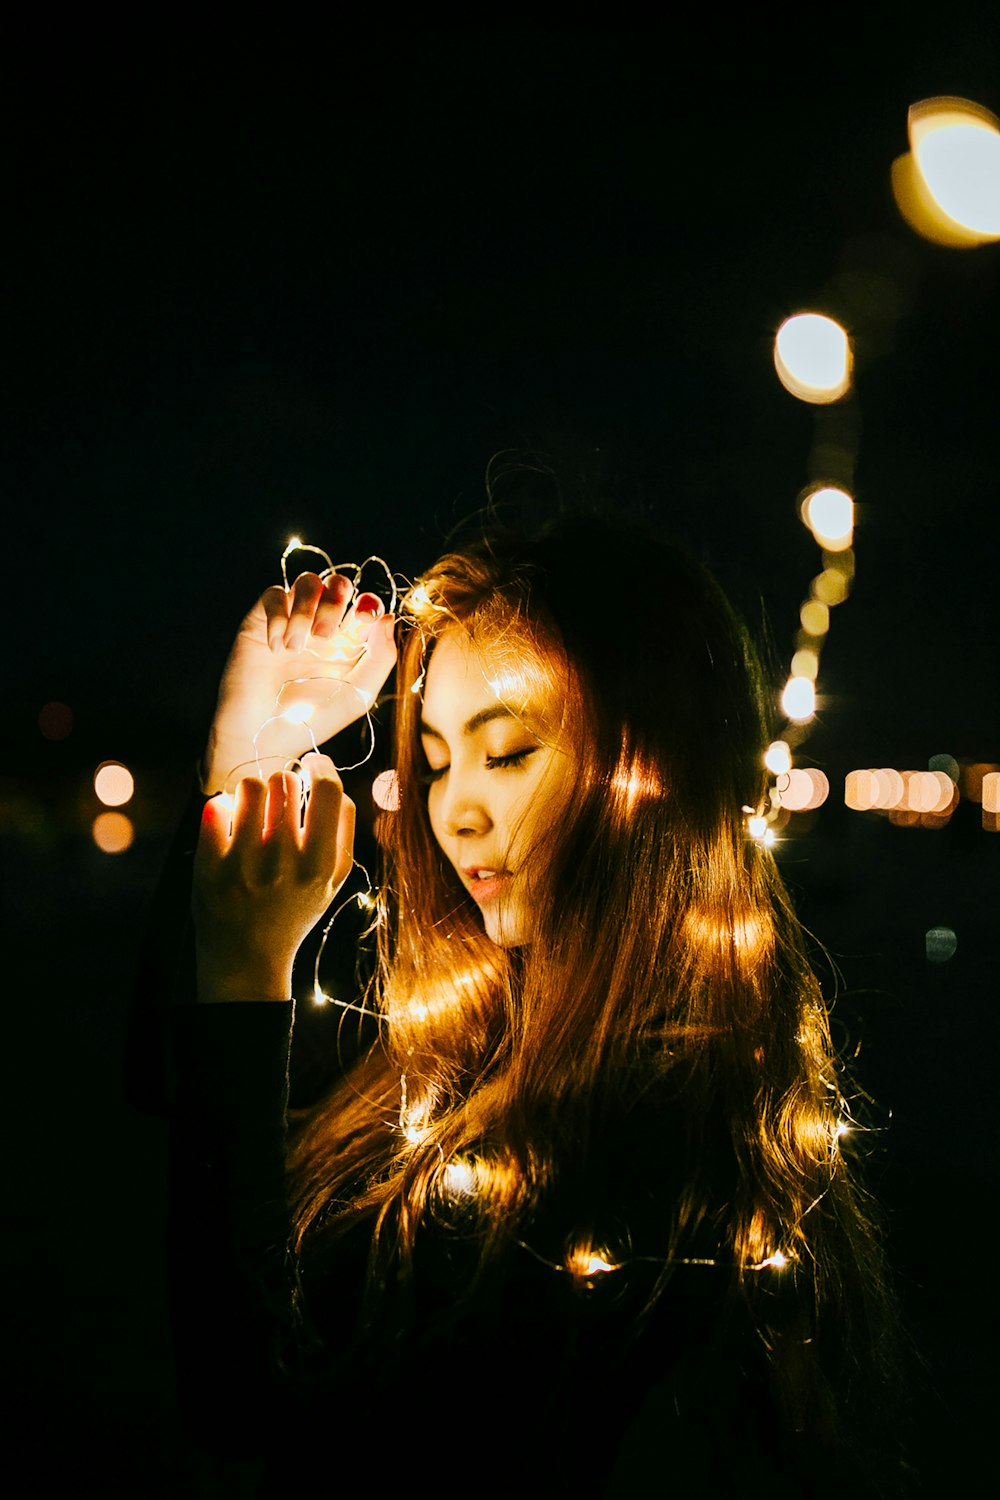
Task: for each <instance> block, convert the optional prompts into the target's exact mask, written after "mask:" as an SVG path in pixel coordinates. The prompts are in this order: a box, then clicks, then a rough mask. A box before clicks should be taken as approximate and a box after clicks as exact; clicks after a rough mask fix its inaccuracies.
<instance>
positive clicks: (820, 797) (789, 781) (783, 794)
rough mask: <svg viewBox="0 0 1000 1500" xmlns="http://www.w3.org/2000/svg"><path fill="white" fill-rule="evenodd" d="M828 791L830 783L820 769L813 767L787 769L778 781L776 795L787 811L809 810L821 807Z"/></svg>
mask: <svg viewBox="0 0 1000 1500" xmlns="http://www.w3.org/2000/svg"><path fill="white" fill-rule="evenodd" d="M829 791H830V783H829V781H828V780H827V778H826V776H824V774H823V772H822V771H818V770H816V769H815V768H813V767H809V768H808V769H805V770H798V769H796V770H791V771H788V772H787V773H786V774H785V775H784V776H782V777H781V778H780V780H779V781H778V796H779V797H780V798H781V805H782V807H787V808H788V810H789V812H810V811H812V809H813V808H816V807H821V806H822V805H823V803H824V802H825V801H826V799H827V796H828V794H829Z"/></svg>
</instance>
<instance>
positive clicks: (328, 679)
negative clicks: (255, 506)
mask: <svg viewBox="0 0 1000 1500" xmlns="http://www.w3.org/2000/svg"><path fill="white" fill-rule="evenodd" d="M350 597H351V585H350V583H349V582H348V580H347V579H346V578H342V577H341V576H340V575H339V574H334V576H333V577H332V578H330V579H329V580H328V581H327V582H326V583H325V584H324V583H323V581H322V579H321V578H319V577H318V576H317V574H315V573H302V574H300V576H299V577H298V578H297V579H296V580H295V582H294V584H293V585H292V587H291V588H290V589H289V590H288V592H287V593H286V592H285V590H284V589H283V588H280V587H278V586H275V587H274V588H269V589H267V590H266V592H265V593H264V594H263V595H262V596H261V598H260V599H259V600H258V601H257V603H256V604H255V605H254V607H253V609H252V610H251V611H250V613H249V614H248V615H247V617H246V619H245V620H244V621H243V624H242V625H241V626H240V630H239V634H238V635H237V637H236V640H235V642H234V644H233V649H232V651H231V652H230V654H229V660H228V661H227V663H226V667H225V671H224V672H223V675H222V684H221V686H220V688H219V702H218V706H217V708H216V711H215V718H214V719H213V721H212V727H211V730H210V731H209V737H208V745H207V747H206V750H205V760H204V764H203V779H202V790H203V791H205V792H207V793H210V794H214V793H215V792H220V791H223V790H224V789H225V787H226V782H227V778H228V779H229V780H230V783H231V782H232V780H233V772H234V771H235V770H236V769H237V767H243V768H245V769H250V768H251V767H252V766H253V765H254V764H255V763H256V762H257V760H262V759H265V758H266V759H268V760H272V764H273V758H277V759H279V760H281V761H287V760H292V759H294V758H295V757H297V756H300V755H301V754H302V753H303V751H305V750H307V749H309V747H310V746H312V745H313V743H314V742H315V744H317V745H319V744H322V743H323V742H324V741H325V740H328V739H330V738H331V737H332V736H333V735H335V734H337V733H338V732H339V731H340V730H341V729H346V727H347V726H348V724H351V723H353V722H354V720H355V719H359V718H361V717H362V715H363V714H365V713H366V712H367V711H368V709H369V708H370V707H371V705H372V703H374V701H375V699H376V697H377V696H378V693H379V690H380V689H381V687H382V684H383V683H384V682H385V680H386V678H387V677H388V675H389V673H390V672H391V671H392V668H393V664H394V662H395V660H396V645H395V641H394V639H393V627H394V625H395V620H394V619H393V617H392V615H384V616H382V618H379V615H380V613H381V609H382V605H381V602H380V601H379V600H378V599H377V598H376V597H375V596H374V595H373V594H362V595H361V596H360V597H359V598H358V599H357V600H356V601H355V603H354V605H353V606H352V607H351V608H348V605H349V602H350ZM289 712H290V713H291V717H290V718H287V717H285V715H287V714H289ZM297 714H298V715H299V717H298V718H296V715H297ZM255 737H256V745H255Z"/></svg>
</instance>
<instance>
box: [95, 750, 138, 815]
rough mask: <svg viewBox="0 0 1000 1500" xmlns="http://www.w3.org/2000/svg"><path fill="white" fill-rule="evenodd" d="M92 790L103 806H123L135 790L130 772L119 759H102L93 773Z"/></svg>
mask: <svg viewBox="0 0 1000 1500" xmlns="http://www.w3.org/2000/svg"><path fill="white" fill-rule="evenodd" d="M94 791H95V792H96V793H97V798H98V801H100V802H103V803H104V806H105V807H123V806H124V804H125V803H126V802H128V801H129V800H130V798H131V796H132V793H133V792H134V791H135V782H134V781H133V779H132V772H131V771H130V770H129V769H128V767H127V766H123V765H122V764H121V762H120V761H117V760H106V761H102V763H101V764H100V765H99V766H98V768H97V770H96V771H95V773H94Z"/></svg>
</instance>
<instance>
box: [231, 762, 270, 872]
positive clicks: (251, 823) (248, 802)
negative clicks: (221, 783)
mask: <svg viewBox="0 0 1000 1500" xmlns="http://www.w3.org/2000/svg"><path fill="white" fill-rule="evenodd" d="M266 805H267V788H266V787H265V785H264V783H263V782H262V781H261V780H260V779H259V778H258V777H256V776H244V777H242V778H241V779H240V781H239V782H237V785H236V802H235V806H234V807H233V834H232V839H231V841H230V849H231V851H232V853H233V854H234V855H235V856H236V858H237V860H243V859H245V858H246V857H247V856H250V855H253V854H254V853H256V852H257V851H258V850H259V849H260V841H261V833H262V830H263V827H264V810H265V807H266Z"/></svg>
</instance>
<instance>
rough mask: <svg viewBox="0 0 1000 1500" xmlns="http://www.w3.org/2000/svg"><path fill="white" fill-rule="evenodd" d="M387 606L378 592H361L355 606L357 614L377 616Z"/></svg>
mask: <svg viewBox="0 0 1000 1500" xmlns="http://www.w3.org/2000/svg"><path fill="white" fill-rule="evenodd" d="M384 608H385V606H384V605H383V603H382V601H381V599H380V598H379V597H378V595H377V594H359V595H358V602H357V604H355V606H354V613H355V614H356V615H375V617H376V618H377V617H378V616H379V615H380V614H381V613H382V611H383V609H384Z"/></svg>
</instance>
